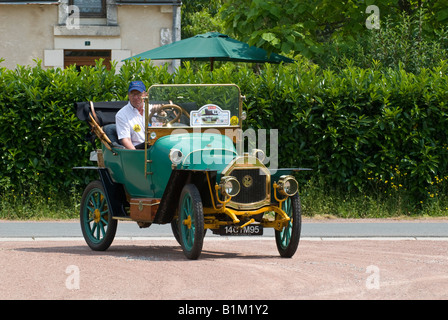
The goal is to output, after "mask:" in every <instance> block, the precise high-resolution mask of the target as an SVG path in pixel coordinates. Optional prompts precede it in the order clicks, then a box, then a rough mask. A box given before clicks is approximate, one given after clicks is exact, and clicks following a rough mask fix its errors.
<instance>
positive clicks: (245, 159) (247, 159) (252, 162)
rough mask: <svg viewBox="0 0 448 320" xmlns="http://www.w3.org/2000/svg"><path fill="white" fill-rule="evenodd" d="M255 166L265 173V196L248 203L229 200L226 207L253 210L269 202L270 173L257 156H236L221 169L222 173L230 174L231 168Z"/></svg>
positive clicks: (252, 167) (250, 167) (251, 167)
mask: <svg viewBox="0 0 448 320" xmlns="http://www.w3.org/2000/svg"><path fill="white" fill-rule="evenodd" d="M256 168H257V169H260V170H261V171H262V172H263V173H264V174H265V175H266V196H265V197H264V199H262V200H260V201H256V202H250V203H240V202H235V201H232V200H230V201H229V203H227V207H230V208H233V209H238V210H255V209H258V208H260V207H262V206H266V205H269V204H270V203H271V175H270V172H269V170H268V169H267V168H266V166H265V165H264V164H263V163H261V161H260V160H259V159H258V158H256V157H254V156H251V155H248V154H245V155H244V156H239V157H236V158H235V159H233V160H232V161H231V162H230V163H229V164H228V165H227V167H225V168H224V170H223V171H222V175H223V176H228V175H232V174H231V172H232V171H233V170H241V169H256ZM240 192H241V191H240Z"/></svg>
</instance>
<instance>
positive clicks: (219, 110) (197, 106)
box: [147, 84, 241, 128]
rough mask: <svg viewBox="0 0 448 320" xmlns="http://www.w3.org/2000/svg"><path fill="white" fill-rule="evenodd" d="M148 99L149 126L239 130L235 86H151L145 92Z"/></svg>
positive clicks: (238, 104)
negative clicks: (234, 128)
mask: <svg viewBox="0 0 448 320" xmlns="http://www.w3.org/2000/svg"><path fill="white" fill-rule="evenodd" d="M148 100H149V101H148V106H149V108H148V110H147V114H148V117H149V121H148V124H149V126H155V127H170V126H182V127H185V126H187V127H199V128H203V127H238V128H239V127H241V105H240V102H241V93H240V89H239V88H238V86H236V85H229V84H225V85H223V84H214V85H213V84H212V85H208V84H207V85H154V86H151V87H150V88H149V89H148ZM154 106H156V107H158V108H159V109H158V111H157V112H155V111H154V110H155V108H153V107H154ZM151 110H152V111H151Z"/></svg>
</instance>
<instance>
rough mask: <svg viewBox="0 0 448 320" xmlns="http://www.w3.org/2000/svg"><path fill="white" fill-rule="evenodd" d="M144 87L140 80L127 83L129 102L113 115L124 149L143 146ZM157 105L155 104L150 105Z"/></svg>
mask: <svg viewBox="0 0 448 320" xmlns="http://www.w3.org/2000/svg"><path fill="white" fill-rule="evenodd" d="M146 96H147V93H146V87H145V85H144V83H143V82H142V81H132V82H131V83H130V84H129V89H128V97H129V102H128V104H127V105H125V106H124V107H123V108H121V109H120V111H118V112H117V114H116V115H115V123H116V126H117V135H118V139H119V140H120V143H121V144H122V145H123V146H124V147H126V149H144V148H145V113H144V112H145V103H144V101H143V98H144V97H146ZM150 107H157V105H152V106H151V105H150Z"/></svg>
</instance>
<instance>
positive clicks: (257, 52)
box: [126, 32, 294, 70]
mask: <svg viewBox="0 0 448 320" xmlns="http://www.w3.org/2000/svg"><path fill="white" fill-rule="evenodd" d="M132 59H140V60H144V59H151V60H171V59H187V60H197V61H208V60H210V62H211V70H213V62H214V61H235V62H261V63H263V62H269V63H280V62H288V63H289V62H294V60H293V59H290V58H287V57H285V56H282V55H279V54H275V53H271V54H270V55H268V54H267V52H266V51H265V50H264V49H261V48H257V47H251V46H249V45H248V44H247V43H244V42H240V41H237V40H235V39H232V38H230V37H229V36H227V35H225V34H222V33H219V32H208V33H204V34H198V35H196V36H194V37H191V38H188V39H184V40H180V41H176V42H173V43H170V44H167V45H164V46H162V47H158V48H155V49H152V50H149V51H145V52H143V53H140V54H137V55H135V56H132V57H130V58H128V59H126V60H132Z"/></svg>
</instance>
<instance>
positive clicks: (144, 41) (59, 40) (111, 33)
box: [0, 0, 173, 69]
mask: <svg viewBox="0 0 448 320" xmlns="http://www.w3.org/2000/svg"><path fill="white" fill-rule="evenodd" d="M107 1H108V16H107V19H79V20H73V19H72V20H68V19H67V9H66V6H67V5H68V0H61V1H60V4H59V5H58V4H45V5H38V4H26V5H25V4H22V5H10V4H0V30H1V33H0V58H3V59H5V61H3V62H2V63H1V64H0V65H1V66H4V67H7V68H10V69H13V68H15V67H16V65H33V64H34V62H33V60H34V59H40V60H42V61H43V64H42V65H43V66H44V67H47V68H48V67H60V68H63V67H64V50H111V59H112V60H115V61H117V63H118V67H119V66H120V65H121V64H122V62H121V61H122V60H123V59H125V58H128V57H130V56H132V55H135V54H138V53H141V52H144V51H147V50H150V49H153V48H156V47H159V46H161V45H164V44H167V43H170V42H171V41H172V36H171V34H172V31H171V30H172V28H173V7H172V6H168V5H116V4H115V2H114V1H112V0H107ZM165 62H166V61H154V63H155V64H162V63H165Z"/></svg>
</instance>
